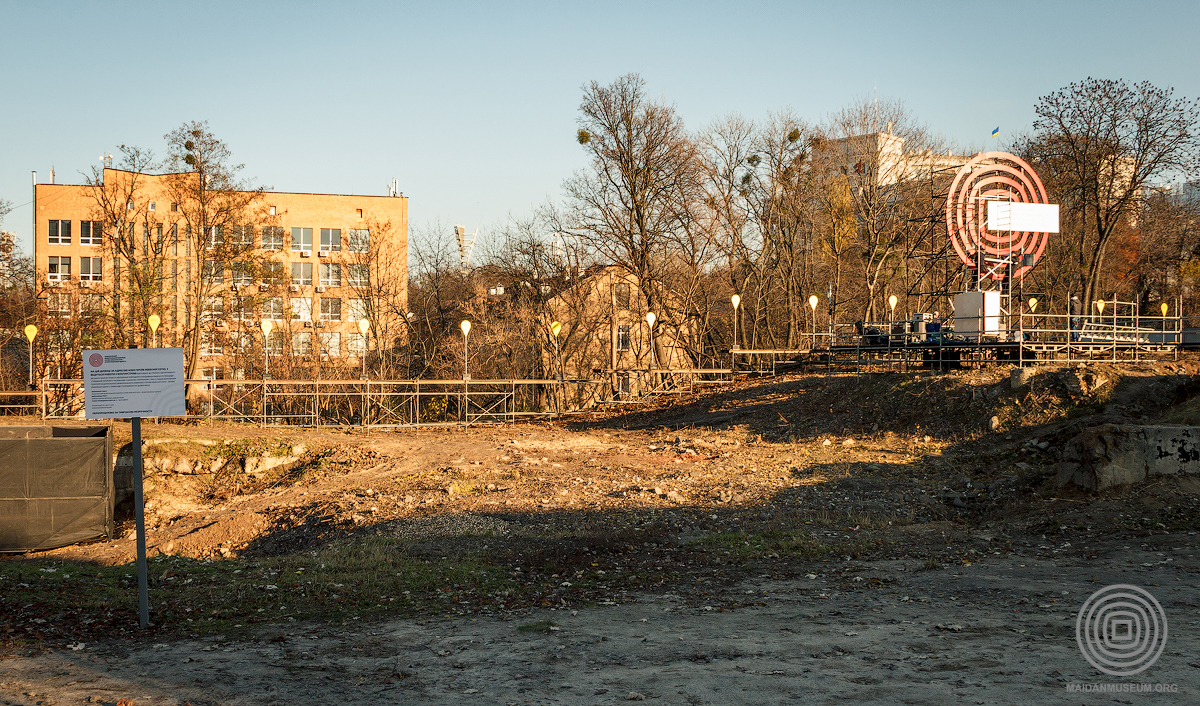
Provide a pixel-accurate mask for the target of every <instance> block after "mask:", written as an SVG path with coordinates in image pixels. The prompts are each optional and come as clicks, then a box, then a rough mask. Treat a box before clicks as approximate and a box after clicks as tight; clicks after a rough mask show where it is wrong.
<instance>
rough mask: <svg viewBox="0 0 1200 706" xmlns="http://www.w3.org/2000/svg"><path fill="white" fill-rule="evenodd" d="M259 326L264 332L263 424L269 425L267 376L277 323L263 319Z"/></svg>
mask: <svg viewBox="0 0 1200 706" xmlns="http://www.w3.org/2000/svg"><path fill="white" fill-rule="evenodd" d="M258 327H259V328H261V329H262V332H263V385H262V426H264V427H265V426H267V377H268V374H269V373H270V367H271V354H270V352H269V351H270V347H271V329H273V328H275V324H274V323H272V322H271V320H270V319H263V320H262V321H260V322H259V324H258Z"/></svg>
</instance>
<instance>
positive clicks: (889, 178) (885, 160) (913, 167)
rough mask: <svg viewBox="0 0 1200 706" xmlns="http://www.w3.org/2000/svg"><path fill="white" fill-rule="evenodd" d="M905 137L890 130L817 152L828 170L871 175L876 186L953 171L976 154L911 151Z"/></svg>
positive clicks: (845, 140)
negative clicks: (906, 144)
mask: <svg viewBox="0 0 1200 706" xmlns="http://www.w3.org/2000/svg"><path fill="white" fill-rule="evenodd" d="M904 142H905V140H904V138H903V137H900V136H899V135H896V134H894V133H893V132H892V125H891V123H888V126H887V129H886V130H883V131H880V132H873V133H868V134H865V135H854V136H851V137H844V138H840V139H837V140H831V141H829V142H828V143H825V144H824V145H822V146H821V147H820V148H819V149H818V150H816V155H815V156H816V157H817V159H818V161H819V162H820V163H823V164H824V165H825V166H826V168H827V169H833V170H838V169H840V170H842V172H843V173H847V172H854V173H856V174H859V175H869V176H870V177H871V178H872V180H873V181H874V183H875V185H876V186H879V187H885V188H886V187H890V186H894V185H895V184H898V183H900V182H903V181H908V180H911V179H927V178H929V177H930V176H931V175H933V174H934V173H935V172H951V173H953V171H955V170H957V169H958V168H959V167H961V166H962V165H964V164H966V163H967V162H969V161H970V160H971V158H972V156H973V155H961V154H954V152H953V151H952V150H951V151H947V152H944V153H943V152H934V151H933V150H930V149H922V150H916V151H913V150H910V149H907V148H906V147H905V144H904Z"/></svg>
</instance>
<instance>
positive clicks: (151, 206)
mask: <svg viewBox="0 0 1200 706" xmlns="http://www.w3.org/2000/svg"><path fill="white" fill-rule="evenodd" d="M155 208H157V206H156V205H155V203H154V202H153V201H151V202H150V210H151V211H153V210H154V209H155Z"/></svg>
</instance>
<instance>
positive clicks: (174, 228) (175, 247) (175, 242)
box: [171, 223, 179, 257]
mask: <svg viewBox="0 0 1200 706" xmlns="http://www.w3.org/2000/svg"><path fill="white" fill-rule="evenodd" d="M171 255H172V256H173V257H179V224H178V223H173V224H171Z"/></svg>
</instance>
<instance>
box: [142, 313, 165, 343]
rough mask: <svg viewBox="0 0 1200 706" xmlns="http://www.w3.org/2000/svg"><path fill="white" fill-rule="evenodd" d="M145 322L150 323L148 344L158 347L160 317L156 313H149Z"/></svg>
mask: <svg viewBox="0 0 1200 706" xmlns="http://www.w3.org/2000/svg"><path fill="white" fill-rule="evenodd" d="M146 322H147V323H149V324H150V344H151V346H152V347H154V348H158V325H159V324H161V323H162V319H161V318H159V316H158V314H151V315H150V318H148V319H146Z"/></svg>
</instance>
